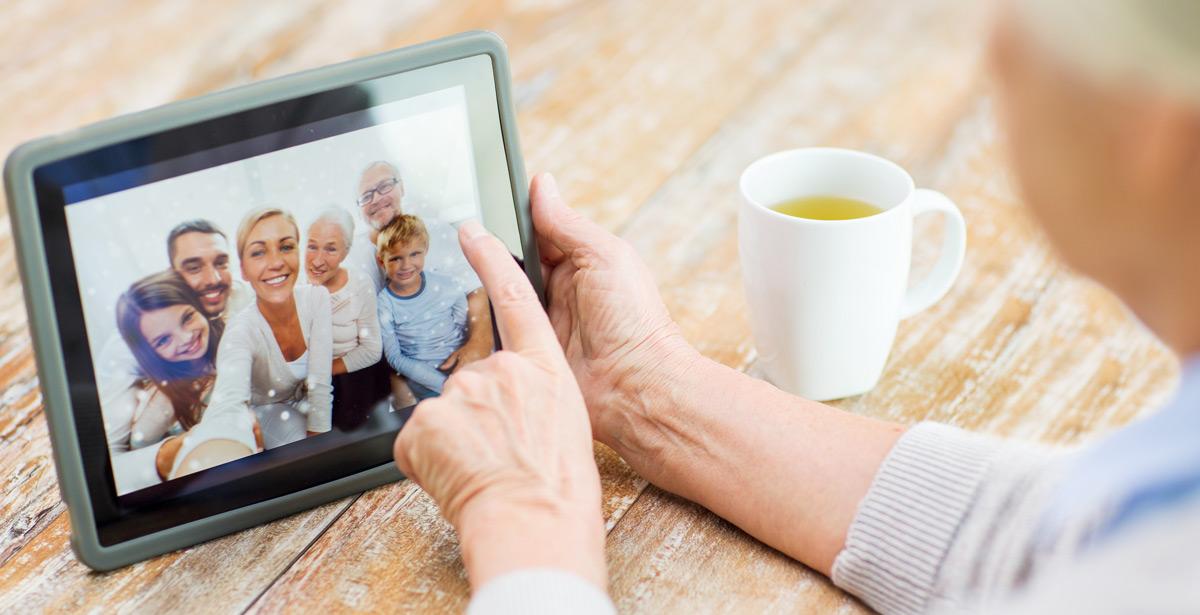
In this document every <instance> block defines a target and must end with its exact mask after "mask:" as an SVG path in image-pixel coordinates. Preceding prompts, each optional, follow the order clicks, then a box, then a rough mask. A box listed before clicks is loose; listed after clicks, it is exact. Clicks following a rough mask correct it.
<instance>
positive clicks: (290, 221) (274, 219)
mask: <svg viewBox="0 0 1200 615" xmlns="http://www.w3.org/2000/svg"><path fill="white" fill-rule="evenodd" d="M237 252H238V259H239V260H240V261H241V270H242V278H243V279H245V280H246V282H248V283H249V284H250V287H251V288H253V289H254V294H255V305H254V307H253V308H249V307H248V308H247V309H245V310H242V311H241V312H239V313H238V315H237V316H235V317H234V318H233V320H232V321H230V323H229V325H228V327H227V328H226V330H225V334H224V336H223V337H222V339H221V346H220V350H219V352H218V360H217V381H216V385H215V387H214V390H213V396H212V403H211V405H210V407H209V412H208V413H207V414H206V416H205V418H204V421H202V425H201V426H203V427H206V428H211V429H213V430H214V431H213V432H212V434H209V433H206V434H205V436H204V437H205V438H208V437H213V436H214V435H215V434H217V433H220V432H221V431H222V430H226V429H228V430H234V431H238V432H240V433H242V434H244V431H243V430H244V428H245V425H246V421H244V420H243V419H244V417H246V416H247V414H246V413H247V412H251V411H252V412H253V413H254V416H255V418H257V420H258V424H259V426H260V428H261V430H262V436H263V444H264V446H265V447H266V448H268V449H270V448H275V447H277V446H282V445H284V444H288V443H290V442H295V441H297V440H301V439H303V438H304V437H305V436H306V435H308V436H311V435H315V434H318V433H322V432H325V431H329V429H330V420H331V397H330V392H331V386H330V372H331V368H332V365H333V338H332V328H331V317H330V314H331V309H330V303H329V291H327V290H326V289H325V287H324V286H320V285H312V286H308V285H297V284H296V281H297V279H298V278H299V276H300V229H299V227H298V226H297V225H296V221H295V218H293V217H292V215H291V214H289V213H287V212H285V211H283V210H281V209H275V208H265V209H258V210H255V211H252V212H250V213H249V214H247V215H246V217H245V218H244V219H243V220H242V223H241V224H240V225H239V226H238V231H237ZM210 419H211V422H210ZM205 423H208V424H209V425H205ZM250 423H251V424H252V423H253V422H252V421H251V422H250ZM210 426H211V427H210ZM203 439H204V438H199V437H197V438H191V437H189V441H193V440H194V441H195V442H191V443H192V444H198V443H199V442H200V441H202V440H203Z"/></svg>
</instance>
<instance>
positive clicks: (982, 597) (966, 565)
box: [833, 423, 1063, 613]
mask: <svg viewBox="0 0 1200 615" xmlns="http://www.w3.org/2000/svg"><path fill="white" fill-rule="evenodd" d="M1059 457H1060V454H1059V453H1058V452H1056V451H1054V450H1053V449H1049V448H1046V447H1038V446H1033V445H1027V444H1019V443H1013V442H1005V441H1003V440H998V439H995V438H990V437H986V436H981V435H977V434H971V433H968V432H965V431H962V430H960V429H956V428H953V427H949V426H945V425H939V424H936V423H922V424H920V425H917V426H915V427H913V428H911V429H910V430H909V431H908V432H907V433H906V434H905V435H904V436H903V437H902V438H901V439H900V441H899V442H897V444H896V446H895V447H894V448H893V449H892V451H891V453H890V454H889V455H888V457H887V459H886V460H884V463H883V465H882V466H881V467H880V469H879V472H878V473H877V474H876V476H875V478H874V481H873V482H872V484H871V488H870V489H869V490H868V492H867V495H866V496H865V497H864V498H863V501H862V503H861V504H860V505H859V509H858V513H857V515H856V516H855V519H854V522H853V523H852V524H851V526H850V528H849V530H848V532H847V535H846V545H845V548H844V549H843V550H842V552H841V553H840V554H839V555H838V557H837V560H836V561H835V562H834V566H833V581H834V583H836V584H837V585H838V586H839V587H841V588H843V589H845V590H846V591H848V592H850V593H852V594H855V595H856V596H858V597H859V598H861V599H862V600H863V601H865V602H866V603H867V604H869V605H871V606H872V607H874V608H875V609H878V610H879V611H881V612H884V613H923V612H927V611H934V610H942V609H949V610H958V609H964V608H969V607H971V606H972V605H975V606H978V605H980V604H985V603H988V602H991V601H992V600H995V599H1000V598H1002V597H1003V596H1007V595H1009V593H1010V592H1011V591H1012V590H1014V589H1015V588H1017V587H1019V586H1020V585H1022V584H1023V583H1024V582H1025V580H1026V579H1027V577H1028V575H1029V574H1030V571H1031V570H1032V569H1033V567H1034V566H1035V564H1036V561H1037V560H1038V558H1039V551H1040V550H1041V549H1043V547H1041V546H1039V545H1040V543H1039V542H1038V540H1037V538H1038V537H1037V536H1036V532H1037V528H1038V523H1039V520H1040V518H1041V516H1042V514H1043V513H1044V511H1045V508H1046V506H1047V500H1048V498H1049V496H1050V494H1051V491H1052V490H1053V488H1054V487H1055V486H1056V485H1057V484H1058V481H1059V476H1060V475H1061V470H1060V467H1061V466H1062V465H1063V464H1062V463H1060V461H1059Z"/></svg>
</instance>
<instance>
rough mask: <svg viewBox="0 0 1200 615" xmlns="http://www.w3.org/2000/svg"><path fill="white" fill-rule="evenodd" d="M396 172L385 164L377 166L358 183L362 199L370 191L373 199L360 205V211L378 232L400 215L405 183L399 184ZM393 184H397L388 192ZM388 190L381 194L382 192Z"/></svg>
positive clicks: (371, 168) (370, 169) (364, 174)
mask: <svg viewBox="0 0 1200 615" xmlns="http://www.w3.org/2000/svg"><path fill="white" fill-rule="evenodd" d="M399 179H400V178H399V177H397V176H396V170H395V169H393V168H391V167H390V166H388V165H385V164H375V165H372V166H371V167H370V168H368V169H367V170H366V172H364V173H363V175H362V179H360V180H359V182H358V196H359V197H360V198H361V196H362V195H363V194H365V193H366V192H367V191H369V190H373V191H374V192H373V193H372V195H373V197H372V198H371V200H370V201H367V202H366V203H361V202H360V203H359V211H360V212H362V216H363V219H364V220H366V221H367V224H369V225H370V226H371V228H373V229H375V230H376V231H378V230H380V229H382V228H383V227H385V226H387V223H388V222H391V221H392V219H393V218H395V217H396V216H398V215H400V213H401V211H400V200H401V199H402V198H403V197H404V183H403V182H399V181H398V180H399ZM392 182H397V183H396V184H395V185H393V186H391V189H390V190H388V186H389V185H390V184H391V183H392ZM381 189H382V190H388V192H387V194H380V192H379V191H380V190H381Z"/></svg>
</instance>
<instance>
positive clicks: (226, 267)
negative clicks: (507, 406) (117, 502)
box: [70, 105, 495, 494]
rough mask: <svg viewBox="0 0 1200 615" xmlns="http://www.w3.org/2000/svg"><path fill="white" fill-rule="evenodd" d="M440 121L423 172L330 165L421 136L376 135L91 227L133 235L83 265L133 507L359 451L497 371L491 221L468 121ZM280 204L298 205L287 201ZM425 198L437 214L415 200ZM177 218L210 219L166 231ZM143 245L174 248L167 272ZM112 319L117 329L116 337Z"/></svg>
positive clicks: (168, 197) (100, 370)
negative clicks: (413, 414)
mask: <svg viewBox="0 0 1200 615" xmlns="http://www.w3.org/2000/svg"><path fill="white" fill-rule="evenodd" d="M422 116H425V117H424V119H426V120H430V119H434V118H438V117H442V118H443V119H442V120H441V121H440V122H435V123H433V124H432V126H434V127H437V126H439V125H440V126H441V127H442V128H443V130H441V131H430V130H429V129H428V127H429V126H430V125H431V124H430V123H429V122H428V121H426V122H424V124H425V125H426V126H427V129H426V132H427V133H432V134H431V135H430V136H433V135H436V136H437V137H438V138H439V139H440V146H437V147H431V146H428V145H427V146H426V147H424V148H423V152H418V153H417V154H416V155H410V156H409V162H410V163H411V167H410V166H409V164H406V163H404V162H401V161H397V160H393V159H374V160H369V161H367V162H366V163H365V164H363V163H361V162H360V163H359V164H358V165H357V167H356V168H355V167H353V166H351V165H352V162H353V159H354V158H355V157H354V156H350V157H347V159H346V160H342V161H341V163H340V164H338V165H329V164H324V163H323V162H322V159H323V158H325V157H326V156H329V155H331V154H332V155H333V156H334V157H335V158H336V157H337V153H338V152H339V151H344V150H345V149H346V148H348V147H353V146H354V145H355V144H356V143H362V142H370V143H372V144H377V143H379V142H381V141H383V142H387V143H389V145H391V146H392V148H391V149H396V147H395V146H396V145H397V140H395V139H389V138H388V135H387V134H386V133H387V131H388V130H390V131H391V132H392V133H395V134H399V133H401V132H402V129H403V128H404V126H395V125H389V126H388V127H372V128H370V129H366V130H362V131H358V132H359V133H361V134H355V133H350V134H348V135H339V136H336V137H333V138H330V139H325V140H322V141H317V142H314V143H309V144H305V145H301V146H298V147H293V148H289V149H286V150H281V151H278V152H271V153H269V154H266V155H263V156H260V157H259V158H261V160H255V159H249V160H246V161H238V162H236V163H231V164H229V165H223V166H222V167H215V168H211V169H204V170H202V171H200V172H198V173H193V174H189V175H185V176H181V177H177V178H172V179H169V180H165V181H162V182H157V183H155V184H150V185H148V186H145V187H144V188H146V191H145V194H135V193H136V192H137V191H138V190H140V189H141V188H139V189H135V190H132V191H128V192H126V193H122V194H121V195H117V196H118V197H119V198H120V199H122V202H119V203H114V202H108V203H97V204H96V206H95V207H94V208H93V210H92V211H89V212H86V213H84V214H78V215H80V216H92V217H93V218H95V219H96V220H97V222H96V223H97V224H109V225H110V226H116V227H117V228H119V229H120V230H121V236H120V237H112V236H109V237H105V239H106V240H107V245H108V247H107V250H108V253H109V254H116V255H118V256H117V258H116V260H123V261H124V262H123V263H117V262H112V259H109V260H108V261H105V259H103V258H98V259H91V258H88V257H87V256H86V255H80V254H76V260H77V261H78V264H79V265H80V269H81V271H80V287H81V291H82V298H83V302H84V306H85V312H86V313H85V316H87V318H86V320H87V325H88V332H89V338H91V342H92V348H93V358H94V368H95V374H96V380H97V388H98V390H99V393H100V406H101V413H102V415H103V422H104V427H105V431H106V435H107V441H108V446H109V455H110V458H111V461H112V468H113V478H114V481H115V483H116V486H117V492H118V494H124V493H129V492H132V491H136V490H139V489H143V488H146V487H149V486H152V485H156V484H159V483H161V482H164V481H169V480H171V479H174V478H177V477H180V476H185V475H187V474H191V473H194V472H198V471H201V470H205V469H208V468H211V467H213V466H216V465H220V464H222V463H225V462H228V461H231V460H234V459H238V458H241V457H246V456H249V455H252V454H255V453H259V452H262V451H266V450H271V449H275V448H278V447H281V446H285V445H288V444H291V443H294V442H299V441H301V440H304V439H306V438H312V437H318V436H320V435H321V434H324V433H326V432H330V431H331V430H338V431H341V432H350V433H352V432H353V431H354V430H355V429H356V428H358V427H360V426H361V425H363V424H364V423H365V422H366V421H368V420H369V418H370V417H371V415H372V414H373V413H387V412H395V411H397V410H401V409H404V408H408V407H411V406H413V405H415V404H416V403H418V402H419V401H420V400H422V399H425V398H428V397H432V396H436V395H439V394H440V393H441V391H442V385H443V383H444V382H445V380H446V378H447V377H448V376H449V375H450V374H451V373H453V372H454V371H455V370H457V369H459V368H461V367H462V366H464V365H466V364H468V363H470V362H471V361H475V360H478V359H481V358H483V357H485V356H487V355H488V354H490V353H491V352H492V351H493V349H494V346H495V342H494V337H493V332H492V322H491V317H490V309H489V305H488V300H487V297H486V295H485V294H484V292H483V289H482V288H481V285H480V283H479V279H478V277H477V276H476V275H475V274H474V272H473V271H472V270H471V268H470V266H469V265H468V264H467V262H466V259H465V258H464V256H463V254H462V251H461V248H460V247H459V244H458V240H457V231H456V230H455V228H454V224H456V223H458V222H461V221H462V220H463V219H467V218H470V217H478V215H479V206H478V197H477V195H476V194H475V190H476V188H475V184H474V170H473V167H472V165H471V160H470V144H469V136H467V134H466V132H465V130H466V127H465V122H463V121H461V119H462V118H461V113H460V110H458V109H456V108H455V107H454V106H453V105H451V106H449V107H447V108H444V109H440V110H436V111H433V112H430V113H425V114H422ZM413 119H415V120H419V119H421V117H420V116H418V117H416V118H413ZM411 124H413V123H410V125H411ZM455 124H464V125H463V126H461V127H458V128H457V129H452V128H454V125H455ZM385 128H386V130H384V129H385ZM403 132H410V133H411V131H403ZM408 138H409V139H413V140H419V139H418V138H417V137H414V136H413V135H411V134H409V135H408ZM331 142H332V143H331ZM365 149H367V150H372V148H371V147H367V148H365ZM380 149H381V148H379V147H375V148H374V150H380ZM382 150H383V151H384V152H385V153H386V152H387V151H389V148H386V147H385V148H382ZM438 152H440V153H441V154H442V155H441V156H434V157H432V158H431V157H429V156H427V155H426V156H421V155H420V154H421V153H425V154H429V153H438ZM357 157H358V158H360V159H361V158H362V157H363V154H361V153H359V154H358V155H357ZM401 157H403V156H401ZM336 169H341V170H342V171H343V173H341V174H342V175H344V174H345V173H346V172H350V171H351V170H352V169H353V171H352V173H353V174H352V175H350V176H349V177H345V176H343V177H338V176H337V175H339V173H336V172H335V170H336ZM410 169H411V178H410V177H409V176H408V175H409V173H408V171H409V170H410ZM296 173H299V174H302V176H303V177H302V178H301V179H296V178H295V176H294V175H292V174H296ZM289 176H291V177H290V178H289ZM272 184H278V185H280V186H281V190H286V189H285V188H282V186H288V187H289V188H287V189H290V188H295V190H294V192H295V193H296V194H297V197H296V198H295V199H288V198H286V194H281V195H280V198H278V200H274V199H272V198H271V195H270V194H269V192H271V190H269V186H270V185H272ZM299 184H303V185H299ZM314 184H320V187H319V188H315V189H314ZM230 186H233V187H232V188H231V187H230ZM238 186H241V187H240V188H239V187H238ZM410 186H412V187H413V188H415V189H416V190H419V191H421V192H423V194H421V195H419V196H418V197H417V198H415V199H414V198H411V197H412V196H413V195H412V194H411V192H409V191H410ZM192 187H196V189H197V190H200V191H202V192H206V193H208V194H219V193H221V192H222V190H225V191H226V193H225V194H224V195H223V198H220V199H219V202H218V200H213V201H211V203H212V206H211V207H210V206H208V205H205V206H200V207H195V206H191V207H189V206H188V204H187V203H185V202H183V201H185V200H191V201H193V202H208V201H207V199H206V198H205V196H204V195H196V194H195V191H193V190H189V188H192ZM239 190H240V191H241V192H244V193H245V194H236V193H237V192H238V191H239ZM339 192H340V194H339ZM180 195H191V196H190V197H186V198H184V197H180ZM164 197H165V198H164ZM231 197H232V198H231ZM110 200H115V199H110ZM134 200H136V201H137V202H140V203H143V204H144V209H143V211H144V212H145V215H146V216H148V217H149V218H152V219H153V220H154V221H153V222H148V221H147V220H146V219H145V218H143V217H142V216H141V215H140V213H139V210H138V208H137V207H135V206H133V205H129V204H128V203H130V202H133V201H134ZM164 200H165V201H166V203H165V204H164V203H163V201H164ZM239 201H240V202H239ZM289 202H293V203H295V206H289ZM151 204H153V205H151ZM176 210H182V211H186V213H187V214H192V215H179V216H178V218H177V219H174V220H168V219H167V218H168V217H169V216H170V215H171V214H172V213H173V212H175V211H176ZM206 210H207V211H210V212H211V213H212V214H213V215H212V216H205V211H206ZM447 212H449V215H447ZM181 213H182V212H181ZM235 215H236V217H237V222H236V223H235V224H233V225H231V224H230V222H231V221H232V219H233V218H234V217H235ZM114 217H115V218H114ZM114 219H115V220H116V221H114ZM87 221H88V220H87V219H85V218H81V219H79V220H76V221H74V222H76V223H77V224H71V229H70V230H71V232H72V234H73V235H74V234H75V233H76V232H77V229H78V230H79V232H80V233H81V234H82V233H83V232H87V233H89V234H90V233H94V232H96V231H97V230H99V229H95V228H90V226H91V225H88V224H87ZM155 227H157V228H166V229H167V230H165V232H157V231H156V230H155ZM135 236H136V238H137V239H136V240H133V243H134V244H135V245H132V246H129V245H125V240H126V239H127V238H132V237H135ZM156 236H157V237H156ZM155 239H157V241H155ZM73 241H74V239H73ZM137 242H142V243H145V244H147V246H149V245H152V244H154V243H157V244H158V255H157V257H155V256H154V255H152V254H150V253H148V252H147V250H146V248H144V247H142V248H140V247H139V246H138V245H136V244H137ZM80 243H82V242H80ZM92 243H93V244H96V245H99V243H101V242H95V241H93V242H92ZM96 250H98V251H103V249H102V248H99V247H98V248H96ZM101 280H102V281H103V284H101V283H100V281H101ZM114 288H115V289H116V290H117V291H118V292H117V293H116V296H115V299H107V300H106V299H105V297H103V296H102V295H104V294H105V293H107V294H108V296H109V297H111V296H112V295H113V294H114ZM98 291H103V292H98ZM109 301H111V307H110V308H105V307H104V304H105V303H108V302H109ZM106 312H107V313H106ZM109 315H111V321H109V322H111V323H112V325H114V326H112V327H109V328H108V329H107V330H108V331H109V332H108V333H107V334H103V333H100V332H101V331H105V330H106V329H105V327H108V323H106V322H104V321H105V320H107V319H108V317H109ZM93 321H95V326H93Z"/></svg>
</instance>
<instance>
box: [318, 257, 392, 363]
mask: <svg viewBox="0 0 1200 615" xmlns="http://www.w3.org/2000/svg"><path fill="white" fill-rule="evenodd" d="M346 273H347V274H348V275H349V279H348V280H346V284H345V286H342V287H341V288H340V289H338V290H337V292H334V293H332V294H330V295H329V301H330V304H331V305H332V306H333V322H332V326H333V358H335V359H339V358H340V359H341V360H342V362H343V363H345V364H346V371H347V372H356V371H358V370H360V369H363V368H364V367H370V366H372V365H374V364H376V363H378V362H379V358H380V357H381V356H382V354H383V341H382V340H381V339H380V337H379V314H378V313H376V310H375V285H374V283H373V282H371V280H370V278H368V277H367V275H366V274H364V273H363V272H362V271H360V270H359V269H358V268H357V267H354V268H349V269H347V270H346Z"/></svg>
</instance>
